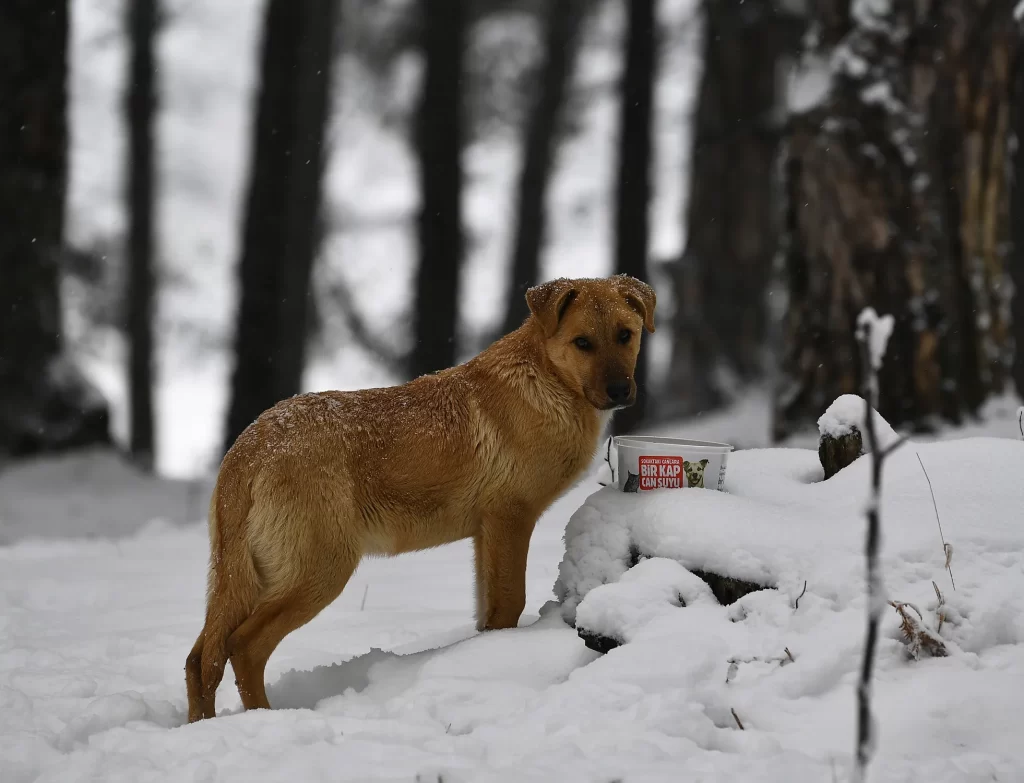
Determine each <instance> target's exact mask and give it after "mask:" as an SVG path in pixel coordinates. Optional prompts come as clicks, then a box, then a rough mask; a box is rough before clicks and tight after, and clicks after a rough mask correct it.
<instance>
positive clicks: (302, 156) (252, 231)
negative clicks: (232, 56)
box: [225, 0, 338, 450]
mask: <svg viewBox="0 0 1024 783" xmlns="http://www.w3.org/2000/svg"><path fill="white" fill-rule="evenodd" d="M337 15H338V0H306V2H303V3H292V2H290V1H289V0H268V2H267V6H266V17H265V23H264V30H263V44H262V52H261V57H260V89H259V95H258V98H257V109H256V121H255V125H254V139H253V153H252V163H251V166H250V174H249V177H250V180H249V191H248V197H247V200H246V208H245V219H244V228H243V235H242V257H241V263H240V265H239V283H240V287H241V303H240V306H239V311H238V318H237V328H236V334H235V356H236V364H235V369H234V374H233V376H232V380H231V403H230V407H229V411H228V418H227V432H226V441H225V450H226V449H227V448H229V447H230V446H231V444H232V443H233V442H234V440H235V438H237V437H238V435H239V434H240V433H241V432H242V430H243V429H245V427H247V426H248V425H249V423H250V422H251V421H253V419H255V418H256V417H257V416H258V415H259V414H260V413H262V412H263V411H264V410H266V409H267V408H269V407H271V406H273V405H274V404H275V403H276V402H278V401H279V400H281V399H284V398H285V397H289V396H291V395H293V394H296V393H298V392H299V391H300V389H301V384H302V372H303V368H304V365H305V356H306V329H307V324H308V312H309V295H310V276H311V271H312V266H313V260H314V256H315V255H316V252H317V243H316V223H317V220H318V218H319V214H320V207H321V180H322V177H323V168H324V151H323V141H324V133H325V124H326V121H327V117H328V108H329V96H330V88H331V71H332V52H333V40H334V36H335V33H336V23H337Z"/></svg>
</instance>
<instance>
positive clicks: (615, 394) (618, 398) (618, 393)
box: [605, 381, 630, 403]
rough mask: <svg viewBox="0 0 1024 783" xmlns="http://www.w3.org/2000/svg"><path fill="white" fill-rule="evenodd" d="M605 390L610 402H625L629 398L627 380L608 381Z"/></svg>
mask: <svg viewBox="0 0 1024 783" xmlns="http://www.w3.org/2000/svg"><path fill="white" fill-rule="evenodd" d="M605 391H606V392H608V399H609V400H610V401H611V402H614V403H619V402H626V401H627V400H629V391H630V389H629V381H615V382H614V383H609V384H608V388H607V389H606V390H605Z"/></svg>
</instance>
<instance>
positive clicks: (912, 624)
mask: <svg viewBox="0 0 1024 783" xmlns="http://www.w3.org/2000/svg"><path fill="white" fill-rule="evenodd" d="M889 605H890V606H892V608H893V609H895V610H896V614H898V615H899V616H900V630H901V631H902V632H903V643H904V644H906V645H907V651H908V652H909V653H910V656H911V657H912V658H913V659H914V660H915V661H917V660H920V659H921V651H922V650H923V651H924V652H926V653H928V654H929V655H930V656H931V657H933V658H946V657H948V656H949V651H948V650H947V649H946V643H945V642H943V641H942V639H941V638H939V636H938V635H937V634H936V633H934V632H933V631H932V630H931V629H929V628H928V627H927V626H925V624H924V616H923V615H922V614H921V610H920V609H918V608H917V607H916V606H914V605H913V604H912V603H908V602H906V601H890V602H889ZM908 609H913V610H914V612H915V613H916V614H917V617H914V615H913V614H911V613H910V612H908V611H907V610H908Z"/></svg>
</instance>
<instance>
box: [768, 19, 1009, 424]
mask: <svg viewBox="0 0 1024 783" xmlns="http://www.w3.org/2000/svg"><path fill="white" fill-rule="evenodd" d="M838 5H840V6H841V5H842V4H841V3H839V4H838ZM825 6H827V4H825ZM859 8H860V13H859V14H849V13H845V14H844V13H834V14H832V16H831V22H833V24H832V25H831V26H830V25H829V24H828V23H824V24H823V28H824V30H825V33H826V34H825V35H823V36H822V37H821V40H823V41H831V42H832V43H836V42H838V46H837V47H836V48H835V49H834V50H832V52H831V54H842V55H843V56H836V57H833V59H832V60H831V62H832V63H833V71H832V73H831V79H832V86H831V90H830V92H829V93H828V95H827V96H826V98H825V100H824V102H823V103H822V104H821V105H819V106H817V107H815V108H814V109H812V110H811V111H809V112H807V113H805V114H804V115H801V116H799V117H796V118H794V119H793V121H792V123H791V135H790V137H789V139H788V143H787V152H788V156H787V157H786V158H785V172H786V175H785V177H784V180H785V185H784V187H785V191H786V196H785V199H784V201H785V205H786V218H785V222H786V225H785V228H784V234H783V238H782V239H783V241H782V248H783V255H784V258H785V263H786V270H787V275H788V277H789V289H790V290H789V296H790V304H789V312H788V314H787V317H786V322H785V326H784V329H785V340H786V350H785V355H784V357H783V385H782V386H781V387H780V389H779V390H778V396H777V399H776V411H775V422H774V427H773V431H774V435H775V436H776V437H777V438H782V437H785V436H786V435H788V434H789V433H791V432H793V431H794V430H795V429H797V428H798V427H800V426H805V425H810V424H811V423H812V422H813V421H815V420H816V419H817V417H818V416H819V415H820V414H821V412H822V411H823V410H824V408H825V406H827V405H828V404H829V403H830V402H831V401H832V400H833V399H835V398H836V397H838V396H839V395H840V394H844V393H854V392H855V391H856V390H857V388H859V386H860V380H861V379H860V369H859V366H858V364H859V363H858V361H857V346H856V343H855V341H854V336H853V334H854V322H855V319H856V316H857V313H858V312H859V311H860V309H861V308H863V307H865V306H868V305H870V306H872V307H874V308H875V309H876V310H877V311H878V312H879V313H891V314H892V315H893V316H895V319H896V327H895V331H894V333H893V336H892V339H891V340H890V343H889V350H888V352H887V354H886V358H885V363H884V365H883V367H882V370H881V373H880V381H881V394H880V398H879V412H880V413H881V414H882V415H883V416H884V417H885V418H886V419H888V420H889V421H890V422H892V423H893V424H894V425H901V424H905V425H907V424H908V425H912V426H914V427H917V428H930V427H931V426H932V422H933V419H934V418H935V417H936V416H943V417H945V418H947V419H950V420H953V421H956V420H957V419H958V418H959V416H960V415H961V413H963V412H971V411H974V410H976V409H977V407H978V406H979V405H980V403H981V401H983V400H984V398H985V397H986V396H987V395H988V394H989V393H990V392H991V391H992V390H994V389H997V388H998V384H999V383H1000V382H1001V378H1000V376H1001V374H1002V371H1001V370H999V369H998V368H999V367H1001V366H1005V363H1006V358H1005V356H1006V353H1005V352H1006V349H1007V335H1006V322H1007V320H1008V319H1007V316H1006V303H1005V298H1004V299H1002V300H1000V301H999V303H998V304H993V300H994V299H995V298H996V297H997V295H999V294H998V292H999V291H1001V290H1005V289H1006V288H1008V286H1006V285H1005V282H1006V281H1005V279H1004V276H1005V272H1004V262H1003V261H1002V257H1001V254H1002V252H1003V248H1004V246H1005V243H1006V241H1007V238H1008V222H1007V220H1006V219H1005V214H1006V212H1007V209H1008V207H1007V196H1006V193H1007V188H1006V176H1007V167H1006V161H1005V159H1004V156H1003V150H1004V149H1005V146H1006V142H1007V137H1006V129H1007V127H1008V117H1009V114H1008V113H1009V97H1008V96H1009V87H1008V84H1009V77H1008V74H1009V63H1010V61H1011V59H1012V56H1013V54H1014V52H1015V49H1014V47H1015V41H1016V33H1015V30H1014V25H1013V22H1012V15H1011V13H1010V12H1011V10H1012V9H1011V5H1010V3H1009V2H1008V0H988V2H987V3H985V5H984V6H983V7H982V8H981V9H980V10H979V9H978V8H977V7H976V5H975V4H973V3H971V4H968V3H967V0H936V1H935V2H932V3H923V4H921V3H914V2H911V1H910V0H896V1H895V2H893V3H892V5H891V6H890V7H889V8H888V9H887V10H886V11H885V12H884V13H877V9H876V10H875V11H874V12H873V11H872V9H870V8H864V7H859ZM832 10H833V11H835V9H834V8H833V9H832ZM820 11H821V9H819V13H820ZM821 18H824V15H822V17H820V18H819V21H820V20H821ZM1007 33H1011V35H1008V34H1007ZM840 47H841V48H840ZM818 54H820V55H822V56H823V58H824V57H827V56H828V55H829V54H830V53H829V52H828V51H826V50H821V51H819V52H818Z"/></svg>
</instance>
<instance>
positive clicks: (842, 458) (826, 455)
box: [818, 427, 864, 480]
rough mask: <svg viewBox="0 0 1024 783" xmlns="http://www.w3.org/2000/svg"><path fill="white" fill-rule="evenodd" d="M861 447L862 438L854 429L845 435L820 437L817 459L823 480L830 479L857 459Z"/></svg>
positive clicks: (862, 443) (862, 444)
mask: <svg viewBox="0 0 1024 783" xmlns="http://www.w3.org/2000/svg"><path fill="white" fill-rule="evenodd" d="M863 447H864V441H863V438H861V435H860V430H858V429H857V428H856V427H854V428H852V429H851V430H850V432H848V433H847V434H845V435H822V436H821V438H820V439H819V440H818V459H820V460H821V467H822V468H823V469H824V471H825V479H826V480H828V479H830V478H832V477H833V476H834V475H836V473H838V472H839V471H841V470H842V469H843V468H845V467H846V466H847V465H849V464H851V463H852V462H853V461H854V460H855V459H857V457H859V456H860V455H861V453H862V451H863Z"/></svg>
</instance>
